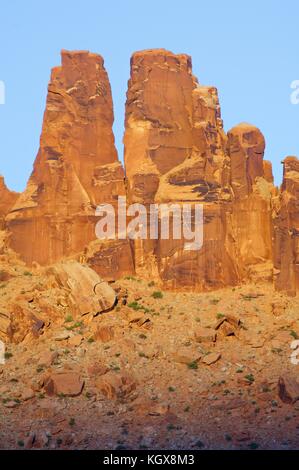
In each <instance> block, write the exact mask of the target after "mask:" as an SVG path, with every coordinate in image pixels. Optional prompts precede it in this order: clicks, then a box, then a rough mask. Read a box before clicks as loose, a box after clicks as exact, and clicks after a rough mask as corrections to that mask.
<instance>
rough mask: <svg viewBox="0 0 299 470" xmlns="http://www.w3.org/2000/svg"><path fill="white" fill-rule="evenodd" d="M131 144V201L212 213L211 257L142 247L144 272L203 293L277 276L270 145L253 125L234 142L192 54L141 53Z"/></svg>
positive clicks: (129, 107) (172, 246)
mask: <svg viewBox="0 0 299 470" xmlns="http://www.w3.org/2000/svg"><path fill="white" fill-rule="evenodd" d="M124 143H125V165H126V175H127V178H128V186H129V195H130V199H131V201H133V202H143V203H151V202H176V203H182V202H191V203H195V202H200V203H202V204H203V206H204V246H203V249H202V250H200V251H198V252H192V251H188V250H185V249H184V245H183V243H182V242H180V241H177V240H176V241H174V240H172V241H168V240H167V241H164V240H159V241H157V242H143V241H136V242H135V263H136V270H137V272H139V273H140V274H141V275H144V274H145V273H146V272H148V271H149V269H150V270H151V275H152V276H155V277H156V278H158V279H161V280H162V281H163V283H164V284H165V285H167V286H169V287H174V288H176V287H182V288H184V287H192V288H194V287H196V288H199V289H201V288H205V289H206V288H215V287H219V286H224V285H230V284H237V283H239V282H240V281H241V280H242V279H245V278H246V277H247V278H248V277H250V276H253V277H255V276H256V275H258V276H259V277H260V276H262V277H263V276H266V277H267V278H269V277H271V274H272V273H271V257H272V240H271V236H272V232H271V205H270V199H271V191H272V190H273V186H272V183H271V176H270V175H271V167H270V165H269V163H267V164H265V165H264V164H263V155H264V148H265V142H264V138H263V136H262V134H261V132H260V131H259V130H258V129H256V128H254V127H253V126H250V125H247V124H240V125H239V126H237V127H236V128H234V129H232V130H231V131H230V132H229V134H228V136H226V134H225V132H224V130H223V124H222V120H221V112H220V105H219V100H218V95H217V90H216V89H215V88H214V87H206V86H200V85H198V83H197V80H196V79H195V77H194V76H193V75H192V67H191V58H190V57H189V56H187V55H174V54H172V53H171V52H168V51H165V50H163V49H161V50H153V51H151V50H150V51H142V52H137V53H135V54H134V55H133V57H132V59H131V78H130V81H129V87H128V93H127V103H126V132H125V138H124ZM264 168H265V169H266V170H264Z"/></svg>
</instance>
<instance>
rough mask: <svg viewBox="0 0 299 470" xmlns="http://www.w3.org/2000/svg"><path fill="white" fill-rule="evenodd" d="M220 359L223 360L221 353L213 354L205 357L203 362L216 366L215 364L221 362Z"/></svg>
mask: <svg viewBox="0 0 299 470" xmlns="http://www.w3.org/2000/svg"><path fill="white" fill-rule="evenodd" d="M220 358H221V354H220V353H216V352H212V353H210V354H207V355H206V356H204V358H203V359H202V362H203V363H204V364H206V365H208V366H210V365H211V364H215V362H217V361H219V359H220Z"/></svg>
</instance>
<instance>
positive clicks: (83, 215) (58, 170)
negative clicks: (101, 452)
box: [7, 51, 132, 276]
mask: <svg viewBox="0 0 299 470" xmlns="http://www.w3.org/2000/svg"><path fill="white" fill-rule="evenodd" d="M61 55H62V66H61V67H56V68H54V69H53V70H52V75H51V81H50V84H49V87H48V97H47V104H46V111H45V115H44V122H43V129H42V134H41V139H40V149H39V152H38V155H37V158H36V161H35V163H34V169H33V172H32V175H31V177H30V179H29V182H28V184H27V188H26V190H25V191H24V193H22V194H21V195H20V197H19V198H18V200H17V201H16V203H15V205H14V206H13V208H12V210H11V212H10V214H9V215H8V217H7V224H8V229H9V231H10V233H11V237H10V242H11V247H12V248H13V249H14V250H15V251H16V252H18V253H20V255H21V257H22V258H23V259H24V260H25V261H26V263H29V264H30V263H32V262H33V261H35V262H38V263H40V264H43V265H45V264H51V263H53V262H55V261H57V260H59V259H61V258H63V257H67V256H72V255H75V254H77V253H79V252H81V251H83V250H84V248H86V246H87V245H88V243H89V242H90V241H93V240H95V238H96V237H95V223H96V219H95V209H96V206H97V205H98V204H100V203H101V202H105V203H112V204H115V202H116V200H117V196H118V195H119V194H125V185H124V171H123V167H122V165H121V164H120V162H119V161H118V159H117V152H116V149H115V145H114V136H113V132H112V124H113V106H112V97H111V89H110V83H109V79H108V76H107V72H106V70H105V68H104V61H103V58H102V57H101V56H99V55H97V54H91V53H90V52H88V51H75V52H68V51H62V54H61ZM110 245H111V244H110ZM117 246H118V247H119V249H120V250H121V251H122V252H123V253H124V254H123V260H124V261H125V265H123V266H121V265H119V261H120V259H119V258H118V257H117V256H116V255H115V253H113V252H112V251H111V249H110V247H108V248H107V246H105V249H106V251H107V250H108V252H107V253H106V256H105V259H103V257H102V258H101V257H98V263H97V270H98V271H99V272H102V271H103V272H102V274H103V275H104V274H107V272H106V271H107V270H110V271H111V272H110V273H108V275H109V276H111V273H114V272H116V273H119V274H122V273H124V272H127V271H128V272H130V271H131V269H132V264H131V259H130V257H131V252H130V247H129V244H128V243H127V242H123V243H120V244H119V243H118V244H117ZM96 253H97V248H96V247H95V248H94V250H93V253H92V255H91V256H92V257H94V256H96Z"/></svg>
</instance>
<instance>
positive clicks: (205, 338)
mask: <svg viewBox="0 0 299 470" xmlns="http://www.w3.org/2000/svg"><path fill="white" fill-rule="evenodd" d="M194 336H195V340H196V341H197V342H198V343H211V342H212V343H213V342H215V341H216V333H215V331H213V330H212V329H211V328H203V327H198V328H197V329H196V330H195V332H194Z"/></svg>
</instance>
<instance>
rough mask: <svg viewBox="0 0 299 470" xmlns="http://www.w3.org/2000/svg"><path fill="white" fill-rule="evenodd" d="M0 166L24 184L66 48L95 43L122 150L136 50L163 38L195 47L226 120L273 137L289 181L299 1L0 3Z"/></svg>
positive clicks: (295, 142)
mask: <svg viewBox="0 0 299 470" xmlns="http://www.w3.org/2000/svg"><path fill="white" fill-rule="evenodd" d="M1 3H2V4H1V9H0V17H1V28H0V81H4V83H5V86H6V104H5V105H0V173H1V174H3V175H4V176H5V179H6V182H7V184H8V186H9V187H10V188H11V189H15V190H22V189H24V187H25V185H26V181H27V179H28V177H29V175H30V173H31V170H32V164H33V161H34V159H35V156H36V153H37V150H38V145H39V136H40V131H41V126H42V117H43V111H44V106H45V100H46V91H47V83H48V80H49V76H50V68H51V67H53V66H55V65H59V64H60V50H61V49H63V48H64V49H89V50H90V51H93V52H98V53H100V54H101V55H103V57H104V59H105V66H106V68H107V71H108V73H109V77H110V81H111V86H112V92H113V100H114V113H115V124H114V132H115V137H116V144H117V148H118V150H119V156H120V158H121V159H122V152H123V149H122V137H123V122H124V103H125V93H126V88H127V80H128V78H129V63H130V56H131V54H132V53H133V52H134V51H136V50H141V49H148V48H156V47H164V48H166V49H169V50H171V51H173V52H175V53H180V52H185V53H188V54H190V55H191V56H192V59H193V72H194V74H195V75H196V76H197V77H198V79H199V81H200V83H202V84H204V85H215V86H216V87H217V88H218V91H219V95H220V102H221V107H222V117H223V119H224V125H225V129H226V130H229V129H230V128H231V127H233V126H234V125H235V124H237V123H239V122H242V121H247V122H250V123H252V124H255V125H256V126H258V127H259V128H260V129H261V130H262V132H263V133H264V135H265V137H266V141H267V149H266V158H267V159H269V160H271V161H272V163H273V168H274V174H275V180H276V183H277V184H280V181H281V163H280V162H281V160H282V159H283V158H284V157H285V156H287V155H298V156H299V126H298V123H299V104H298V105H294V104H291V100H290V94H291V83H292V82H293V81H294V80H299V60H298V59H299V41H298V22H299V2H298V0H284V1H281V0H280V1H279V0H248V1H246V2H240V1H237V0H213V2H208V1H206V0H205V1H201V0H197V1H196V0H184V1H183V2H182V1H181V0H180V1H177V0H148V1H145V0H143V1H142V0H139V1H137V0H126V1H123V0H119V1H116V0H110V1H108V2H107V1H102V0H99V1H93V0H85V1H84V2H82V1H78V0H77V1H76V0H60V1H57V0H51V1H50V2H41V1H40V0H39V1H35V0H31V1H28V0H27V1H26V0H22V1H21V0H10V1H9V2H5V5H4V2H1Z"/></svg>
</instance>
